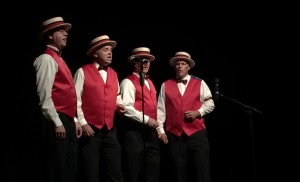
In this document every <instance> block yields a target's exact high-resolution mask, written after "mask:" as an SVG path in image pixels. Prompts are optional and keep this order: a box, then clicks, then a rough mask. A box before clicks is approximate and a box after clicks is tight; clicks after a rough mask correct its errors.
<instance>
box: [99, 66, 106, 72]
mask: <svg viewBox="0 0 300 182" xmlns="http://www.w3.org/2000/svg"><path fill="white" fill-rule="evenodd" d="M107 67H108V66H102V65H101V66H99V67H98V70H99V71H100V70H104V71H107Z"/></svg>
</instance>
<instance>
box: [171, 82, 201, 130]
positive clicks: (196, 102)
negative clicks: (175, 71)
mask: <svg viewBox="0 0 300 182" xmlns="http://www.w3.org/2000/svg"><path fill="white" fill-rule="evenodd" d="M200 84H201V80H200V79H197V78H193V77H191V79H190V81H189V83H188V85H187V88H186V90H185V92H184V94H183V96H181V94H180V92H179V89H178V86H177V83H176V81H175V80H173V79H171V80H167V81H166V82H165V96H166V102H165V103H166V116H167V118H166V122H165V123H166V130H167V131H168V132H171V133H173V134H175V135H177V136H180V135H181V134H182V132H185V133H186V134H187V135H188V136H190V135H192V134H193V133H195V132H197V131H199V130H203V129H205V125H204V119H203V118H196V119H195V120H194V121H185V120H184V112H185V111H188V110H199V108H200V107H201V105H202V103H201V102H200Z"/></svg>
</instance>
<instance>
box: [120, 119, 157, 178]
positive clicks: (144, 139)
mask: <svg viewBox="0 0 300 182" xmlns="http://www.w3.org/2000/svg"><path fill="white" fill-rule="evenodd" d="M123 119H124V118H123ZM121 122H123V124H124V125H122V134H120V138H121V140H122V145H123V156H124V160H123V161H124V165H123V166H124V173H125V181H126V182H159V180H160V176H159V173H160V143H159V142H160V141H159V139H158V134H157V131H156V130H155V129H152V128H150V127H148V126H147V125H145V124H141V123H137V122H136V121H131V120H128V119H124V120H122V121H121Z"/></svg>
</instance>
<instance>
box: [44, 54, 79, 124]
mask: <svg viewBox="0 0 300 182" xmlns="http://www.w3.org/2000/svg"><path fill="white" fill-rule="evenodd" d="M45 54H49V55H50V56H51V57H53V59H54V60H55V61H56V63H57V64H58V72H57V73H56V74H55V79H54V84H53V87H52V100H53V103H54V107H55V109H56V110H57V111H58V112H62V113H64V114H66V115H68V116H70V117H71V118H74V117H75V115H76V107H77V106H76V102H77V99H76V91H75V87H74V81H73V77H72V74H71V71H70V69H69V68H68V66H67V64H66V63H65V62H64V60H63V59H62V58H61V57H59V56H58V55H57V54H56V53H55V51H54V50H52V49H50V48H47V49H46V51H45Z"/></svg>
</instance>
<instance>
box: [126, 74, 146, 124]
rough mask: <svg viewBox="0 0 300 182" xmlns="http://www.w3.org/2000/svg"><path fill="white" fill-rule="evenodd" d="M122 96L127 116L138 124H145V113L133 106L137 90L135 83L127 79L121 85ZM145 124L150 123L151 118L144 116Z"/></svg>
mask: <svg viewBox="0 0 300 182" xmlns="http://www.w3.org/2000/svg"><path fill="white" fill-rule="evenodd" d="M120 90H121V96H122V99H123V103H124V105H125V108H126V112H125V114H124V115H125V116H126V117H128V118H130V119H132V120H135V121H137V122H140V123H142V122H143V113H142V112H140V111H138V110H136V109H135V108H134V106H133V104H134V102H135V92H136V89H135V87H134V85H133V83H132V82H131V81H130V80H129V79H127V78H125V79H124V80H123V81H122V82H121V84H120ZM144 119H145V122H146V123H148V120H149V116H147V115H144Z"/></svg>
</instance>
